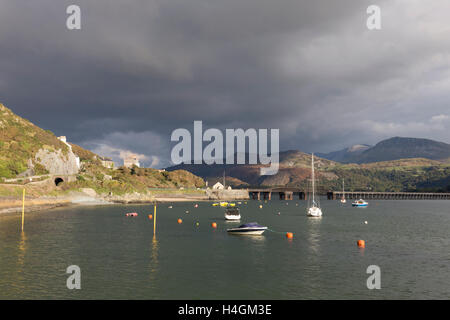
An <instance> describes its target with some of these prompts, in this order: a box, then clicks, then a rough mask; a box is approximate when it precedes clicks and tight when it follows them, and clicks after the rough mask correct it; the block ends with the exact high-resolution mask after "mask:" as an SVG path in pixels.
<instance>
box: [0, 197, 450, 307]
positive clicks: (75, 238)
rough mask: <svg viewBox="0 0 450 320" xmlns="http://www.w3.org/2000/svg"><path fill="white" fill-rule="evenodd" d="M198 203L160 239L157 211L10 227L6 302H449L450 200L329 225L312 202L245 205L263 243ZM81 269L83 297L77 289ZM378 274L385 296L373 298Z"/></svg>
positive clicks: (164, 217)
mask: <svg viewBox="0 0 450 320" xmlns="http://www.w3.org/2000/svg"><path fill="white" fill-rule="evenodd" d="M194 204H195V203H192V202H182V203H173V204H159V205H158V208H157V230H156V236H155V237H154V236H153V220H150V219H149V218H148V214H152V213H153V206H150V205H123V206H118V205H117V206H96V207H72V208H65V209H57V210H49V211H44V212H38V213H30V214H27V215H26V218H25V232H24V233H21V231H20V223H21V221H20V214H17V215H15V216H3V217H0V298H1V299H450V201H417V200H416V201H413V200H412V201H408V200H402V201H393V200H392V201H375V200H374V201H370V203H369V207H367V208H354V207H351V204H350V203H347V204H345V205H342V204H341V203H340V202H339V201H329V200H322V203H321V204H322V208H323V213H324V216H323V217H322V218H320V219H317V218H308V217H306V214H305V212H306V207H305V206H306V203H305V202H304V201H295V200H294V201H279V200H272V201H269V202H267V203H265V202H264V201H248V202H247V204H244V202H242V205H240V208H241V215H242V220H241V222H242V223H244V222H258V223H259V224H262V225H265V226H268V227H269V228H270V229H271V230H272V231H266V232H265V233H264V234H263V235H262V236H235V235H234V236H233V235H228V234H227V232H226V229H227V228H231V227H235V226H238V225H239V223H236V222H226V221H225V220H224V218H223V212H224V211H223V209H222V208H218V207H213V206H212V205H211V202H198V205H199V207H198V208H194ZM260 204H262V205H263V207H262V209H261V208H259V205H260ZM170 205H172V206H173V208H169V206H170ZM187 210H188V211H189V213H186V211H187ZM126 212H138V213H139V216H138V217H135V218H131V217H125V213H126ZM278 212H279V213H280V214H278ZM179 218H181V219H182V220H183V222H182V223H181V224H179V223H177V220H178V219H179ZM365 221H367V224H366V223H365ZM212 222H216V223H217V228H216V229H214V228H212V227H211V223H212ZM197 223H198V225H197ZM288 231H289V232H293V233H294V238H293V239H287V238H286V237H285V232H288ZM358 239H363V240H365V243H366V247H365V249H360V248H358V247H357V245H356V241H357V240H358ZM70 265H77V266H79V267H80V270H81V289H80V290H76V289H74V290H69V289H68V288H67V286H66V281H67V278H68V277H69V276H70V275H69V274H67V273H66V268H67V267H68V266H70ZM370 265H377V266H379V267H380V270H381V289H379V290H378V289H373V290H369V289H368V288H367V284H366V282H367V278H368V277H369V276H370V274H367V273H366V270H367V268H368V266H370Z"/></svg>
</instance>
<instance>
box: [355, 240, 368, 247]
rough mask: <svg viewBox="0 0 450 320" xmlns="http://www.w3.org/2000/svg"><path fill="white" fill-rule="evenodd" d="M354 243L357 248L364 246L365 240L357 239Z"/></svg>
mask: <svg viewBox="0 0 450 320" xmlns="http://www.w3.org/2000/svg"><path fill="white" fill-rule="evenodd" d="M356 243H357V244H358V248H365V247H366V242H365V241H364V240H358V241H357V242H356Z"/></svg>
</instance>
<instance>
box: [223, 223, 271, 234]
mask: <svg viewBox="0 0 450 320" xmlns="http://www.w3.org/2000/svg"><path fill="white" fill-rule="evenodd" d="M266 230H267V227H264V226H261V225H259V224H258V223H256V222H250V223H246V224H243V225H240V226H239V227H237V228H231V229H227V232H228V233H229V234H246V235H261V234H262V233H263V232H264V231H266Z"/></svg>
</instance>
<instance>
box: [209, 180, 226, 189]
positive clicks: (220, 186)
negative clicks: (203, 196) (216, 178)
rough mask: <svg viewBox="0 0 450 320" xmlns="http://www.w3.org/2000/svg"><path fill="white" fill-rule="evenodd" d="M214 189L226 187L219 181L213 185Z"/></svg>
mask: <svg viewBox="0 0 450 320" xmlns="http://www.w3.org/2000/svg"><path fill="white" fill-rule="evenodd" d="M212 188H213V190H223V189H225V187H224V186H223V184H221V183H220V182H217V183H216V184H215V185H213V187H212Z"/></svg>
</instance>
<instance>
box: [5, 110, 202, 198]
mask: <svg viewBox="0 0 450 320" xmlns="http://www.w3.org/2000/svg"><path fill="white" fill-rule="evenodd" d="M70 145H71V146H72V151H73V152H74V153H75V154H76V155H77V156H78V157H79V158H80V162H81V169H80V172H79V173H78V175H77V177H76V181H73V182H64V183H62V184H60V185H58V186H57V187H55V186H53V187H49V186H51V185H52V184H49V186H47V187H35V186H33V185H28V184H26V183H27V182H28V181H27V179H19V180H18V181H15V182H13V183H10V184H3V185H1V186H0V195H2V196H17V195H19V193H21V190H22V187H20V185H23V184H25V185H26V186H27V189H29V192H27V194H28V195H30V196H41V195H46V194H50V195H57V194H64V193H67V192H69V191H74V190H79V189H81V188H92V189H94V190H95V191H96V192H97V193H99V194H113V195H123V194H126V193H134V192H137V193H147V191H148V190H149V189H150V188H177V189H180V188H186V189H196V188H199V187H203V186H204V185H205V182H204V181H203V179H201V178H199V177H197V176H195V175H193V174H192V173H190V172H188V171H185V170H176V171H173V172H165V171H160V170H156V169H151V168H138V167H133V168H131V169H129V168H126V167H120V168H118V169H116V170H113V169H110V168H105V167H104V166H103V165H102V164H101V161H100V160H99V159H100V157H99V156H98V155H97V154H95V153H93V152H91V151H89V150H86V149H84V148H82V147H80V146H78V145H76V144H72V143H71V144H70ZM41 148H44V149H47V150H50V151H55V150H58V149H61V150H62V151H63V154H64V153H65V152H68V151H69V148H68V147H67V145H66V144H64V143H63V142H61V141H60V140H59V139H58V138H57V137H56V136H55V135H54V134H53V133H52V132H50V131H48V130H43V129H41V128H39V127H37V126H36V125H34V124H33V123H31V122H30V121H28V120H25V119H23V118H21V117H19V116H17V115H16V114H14V113H13V112H12V111H11V110H10V109H8V108H6V107H5V106H4V105H3V104H0V178H3V179H4V178H15V177H17V175H18V174H20V173H22V172H24V171H26V170H27V169H28V162H29V161H30V159H31V160H32V159H34V157H35V155H36V153H37V152H38V150H39V149H41ZM33 165H34V171H35V174H36V175H46V174H48V171H47V170H46V169H45V168H44V167H43V166H42V165H40V164H38V163H35V162H34V161H33ZM46 178H48V177H47V176H44V177H42V179H40V180H44V179H46ZM38 180H39V179H34V181H38ZM17 185H19V186H17Z"/></svg>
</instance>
